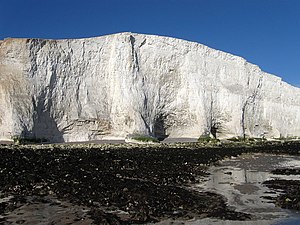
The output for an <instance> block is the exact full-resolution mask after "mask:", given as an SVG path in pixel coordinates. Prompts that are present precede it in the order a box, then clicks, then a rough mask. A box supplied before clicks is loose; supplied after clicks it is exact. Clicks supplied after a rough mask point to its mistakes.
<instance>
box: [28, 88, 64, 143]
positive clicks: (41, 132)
mask: <svg viewBox="0 0 300 225" xmlns="http://www.w3.org/2000/svg"><path fill="white" fill-rule="evenodd" d="M32 102H33V107H34V113H33V127H32V136H33V137H34V138H39V139H46V140H47V141H49V142H64V138H63V133H62V132H61V131H59V129H58V127H57V123H56V121H55V119H54V118H53V116H52V115H51V108H52V104H53V103H52V100H51V99H48V98H46V96H45V94H44V93H43V94H42V95H41V96H40V97H39V98H38V99H37V102H36V101H35V100H34V98H32Z"/></svg>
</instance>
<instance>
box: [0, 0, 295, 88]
mask: <svg viewBox="0 0 300 225" xmlns="http://www.w3.org/2000/svg"><path fill="white" fill-rule="evenodd" d="M125 31H126V32H135V33H144V34H155V35H163V36H169V37H176V38H181V39H185V40H189V41H194V42H198V43H201V44H204V45H207V46H209V47H212V48H214V49H218V50H222V51H225V52H228V53H232V54H234V55H238V56H241V57H243V58H245V59H246V60H247V61H248V62H251V63H254V64H256V65H258V66H259V67H260V68H261V69H262V70H263V71H265V72H268V73H271V74H274V75H276V76H280V77H282V79H283V80H284V81H286V82H288V83H290V84H292V85H295V86H298V87H300V0H0V39H4V38H7V37H14V38H16V37H22V38H24V37H29V38H47V39H63V38H82V37H94V36H101V35H106V34H112V33H119V32H125Z"/></svg>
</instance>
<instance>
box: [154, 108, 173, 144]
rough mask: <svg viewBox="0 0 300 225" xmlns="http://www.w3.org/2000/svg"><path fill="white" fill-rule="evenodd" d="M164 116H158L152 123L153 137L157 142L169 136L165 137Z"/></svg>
mask: <svg viewBox="0 0 300 225" xmlns="http://www.w3.org/2000/svg"><path fill="white" fill-rule="evenodd" d="M165 119H166V116H164V115H163V114H161V115H159V116H158V117H157V118H156V120H155V121H154V126H153V135H154V136H155V137H156V138H157V139H158V140H159V141H162V140H164V139H166V138H167V137H168V136H169V135H167V133H166V132H167V126H166V124H165Z"/></svg>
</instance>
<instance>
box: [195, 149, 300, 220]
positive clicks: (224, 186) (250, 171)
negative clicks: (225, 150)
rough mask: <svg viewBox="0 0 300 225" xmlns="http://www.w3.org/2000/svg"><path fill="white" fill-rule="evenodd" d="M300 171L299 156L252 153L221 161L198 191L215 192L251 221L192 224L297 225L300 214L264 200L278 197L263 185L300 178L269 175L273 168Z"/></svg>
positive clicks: (276, 193)
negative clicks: (247, 215)
mask: <svg viewBox="0 0 300 225" xmlns="http://www.w3.org/2000/svg"><path fill="white" fill-rule="evenodd" d="M282 167H284V168H287V167H288V168H291V167H293V168H299V167H300V157H291V156H278V155H265V154H252V155H242V156H240V157H237V158H231V159H227V160H224V161H222V162H221V163H220V165H218V166H213V167H211V168H210V169H209V172H210V174H211V175H210V176H209V177H208V178H206V179H205V180H203V182H201V183H200V184H199V185H197V188H199V189H200V190H202V191H212V192H217V193H219V194H221V195H223V196H225V197H226V198H227V199H228V205H229V206H230V207H233V208H235V209H236V210H238V211H241V212H245V213H251V214H252V215H253V220H254V221H245V222H242V221H238V222H234V221H219V220H209V219H208V220H206V221H204V220H198V221H195V223H194V224H224V225H225V224H278V225H279V224H300V216H299V214H295V213H292V212H291V211H288V210H282V209H281V208H278V207H276V206H275V205H274V204H273V203H272V202H270V201H269V200H267V199H266V198H265V197H268V196H269V197H270V196H271V197H274V196H277V195H278V194H279V192H275V191H273V190H270V189H269V188H267V187H266V186H264V185H262V183H263V182H264V181H266V180H269V179H275V178H280V179H300V176H299V175H298V176H297V175H296V176H281V175H273V174H270V171H271V170H273V169H276V168H282ZM295 222H296V223H295Z"/></svg>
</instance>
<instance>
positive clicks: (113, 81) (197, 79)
mask: <svg viewBox="0 0 300 225" xmlns="http://www.w3.org/2000/svg"><path fill="white" fill-rule="evenodd" d="M134 133H136V134H150V135H154V136H157V137H166V136H169V137H190V138H198V137H199V136H200V135H202V134H204V133H212V134H214V135H216V136H217V137H219V138H226V137H233V136H251V137H262V136H264V137H267V138H268V137H280V136H283V137H286V136H300V88H296V87H293V86H291V85H289V84H287V83H285V82H283V81H282V80H281V78H279V77H276V76H274V75H271V74H268V73H265V72H263V71H261V70H260V68H259V67H258V66H256V65H253V64H251V63H248V62H247V61H246V60H245V59H243V58H241V57H238V56H234V55H232V54H228V53H224V52H222V51H218V50H215V49H212V48H209V47H206V46H204V45H202V44H198V43H194V42H189V41H184V40H179V39H175V38H169V37H160V36H154V35H143V34H134V33H120V34H114V35H107V36H102V37H96V38H86V39H74V40H73V39H68V40H43V39H11V38H9V39H5V40H4V41H0V140H7V139H10V138H11V137H12V136H15V135H18V136H27V137H44V138H47V139H49V140H51V141H66V142H68V141H87V140H96V139H103V138H116V137H118V138H124V137H125V136H127V135H129V134H134Z"/></svg>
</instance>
